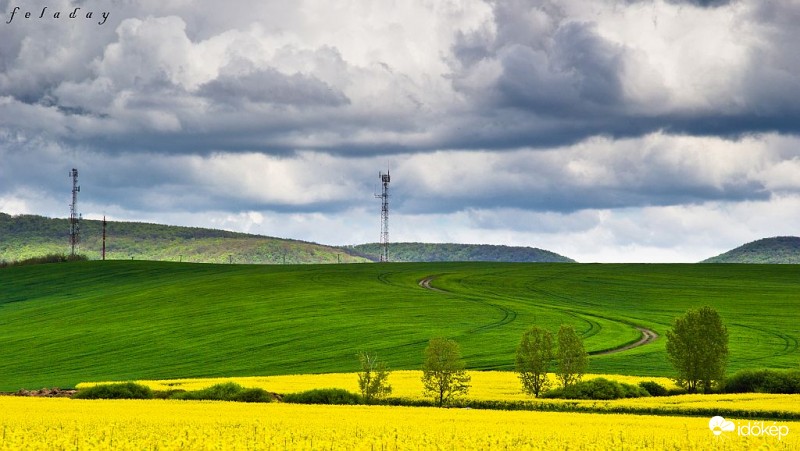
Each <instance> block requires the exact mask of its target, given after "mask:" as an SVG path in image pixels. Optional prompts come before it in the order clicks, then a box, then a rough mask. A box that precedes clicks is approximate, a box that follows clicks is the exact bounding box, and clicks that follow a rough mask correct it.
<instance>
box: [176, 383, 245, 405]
mask: <svg viewBox="0 0 800 451" xmlns="http://www.w3.org/2000/svg"><path fill="white" fill-rule="evenodd" d="M244 390H245V388H244V387H242V386H241V385H239V384H237V383H235V382H224V383H221V384H216V385H212V386H211V387H208V388H203V389H200V390H193V391H187V392H176V393H175V395H174V396H173V399H184V400H192V401H235V400H236V397H237V396H239V394H240V393H242V392H243V391H244Z"/></svg>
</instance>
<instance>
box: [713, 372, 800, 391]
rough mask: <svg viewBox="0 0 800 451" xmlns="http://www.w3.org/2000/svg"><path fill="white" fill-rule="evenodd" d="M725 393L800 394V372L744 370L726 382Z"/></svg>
mask: <svg viewBox="0 0 800 451" xmlns="http://www.w3.org/2000/svg"><path fill="white" fill-rule="evenodd" d="M723 391H724V392H725V393H774V394H795V393H800V371H796V370H795V371H776V370H767V369H762V370H742V371H739V372H737V373H736V374H734V375H733V376H731V377H729V378H728V379H726V380H725V387H724V390H723Z"/></svg>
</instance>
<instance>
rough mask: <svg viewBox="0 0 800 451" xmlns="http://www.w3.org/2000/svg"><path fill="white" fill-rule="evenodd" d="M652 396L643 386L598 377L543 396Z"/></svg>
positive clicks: (599, 397) (587, 397)
mask: <svg viewBox="0 0 800 451" xmlns="http://www.w3.org/2000/svg"><path fill="white" fill-rule="evenodd" d="M643 396H650V393H648V392H647V390H645V389H644V388H642V387H638V386H636V385H631V384H624V383H619V382H615V381H610V380H608V379H605V378H602V377H598V378H596V379H592V380H588V381H584V382H577V383H575V384H572V385H570V386H568V387H566V388H564V387H561V388H557V389H555V390H550V391H547V392H545V393H544V394H543V395H542V397H543V398H566V399H597V400H608V399H620V398H640V397H643Z"/></svg>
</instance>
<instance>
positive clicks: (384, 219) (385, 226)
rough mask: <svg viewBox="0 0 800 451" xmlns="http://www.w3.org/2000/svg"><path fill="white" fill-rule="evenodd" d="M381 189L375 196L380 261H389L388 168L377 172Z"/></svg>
mask: <svg viewBox="0 0 800 451" xmlns="http://www.w3.org/2000/svg"><path fill="white" fill-rule="evenodd" d="M378 176H379V177H380V178H381V184H382V185H383V190H382V191H381V194H375V197H376V198H378V199H380V200H381V262H388V261H389V181H390V180H391V179H390V177H389V170H388V169H387V170H386V174H384V173H382V172H379V173H378Z"/></svg>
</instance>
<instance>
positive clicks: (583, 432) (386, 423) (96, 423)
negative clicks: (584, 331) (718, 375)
mask: <svg viewBox="0 0 800 451" xmlns="http://www.w3.org/2000/svg"><path fill="white" fill-rule="evenodd" d="M733 421H734V422H735V428H738V429H735V430H733V431H725V432H721V433H720V434H719V435H714V434H713V433H712V432H711V430H710V429H709V419H708V418H696V417H657V416H643V415H614V414H579V413H555V412H519V411H517V412H507V411H487V410H470V409H438V408H412V407H385V406H306V405H293V404H282V403H272V404H244V403H230V402H208V401H206V402H202V401H161V400H148V401H138V400H113V401H109V400H107V401H88V400H71V399H47V398H18V397H10V396H3V397H0V430H1V431H0V434H2V435H0V449H2V450H20V449H31V450H37V449H48V450H50V449H55V450H96V449H103V450H105V449H119V450H128V449H131V450H134V449H135V450H157V449H158V450H164V449H192V450H195V449H198V450H205V449H208V450H214V449H231V450H248V449H263V450H295V449H318V450H472V449H483V450H503V449H513V450H564V449H571V450H623V449H624V450H640V449H641V450H653V449H714V450H747V449H765V450H767V449H776V450H784V449H785V450H789V449H798V448H800V439H798V435H800V423H797V422H777V423H774V424H773V422H766V424H763V425H760V429H758V430H759V431H761V430H769V427H770V426H775V427H781V428H785V429H781V430H785V431H788V434H783V435H782V436H781V437H777V436H775V435H768V434H763V433H760V434H758V435H759V436H754V435H755V434H754V433H750V431H755V430H756V429H754V428H752V427H751V426H752V425H751V424H749V422H747V421H736V420H733ZM744 426H747V427H748V429H747V431H748V434H749V435H745V434H742V433H741V431H742V430H743V429H742V428H743V427H744ZM765 426H766V427H765Z"/></svg>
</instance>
